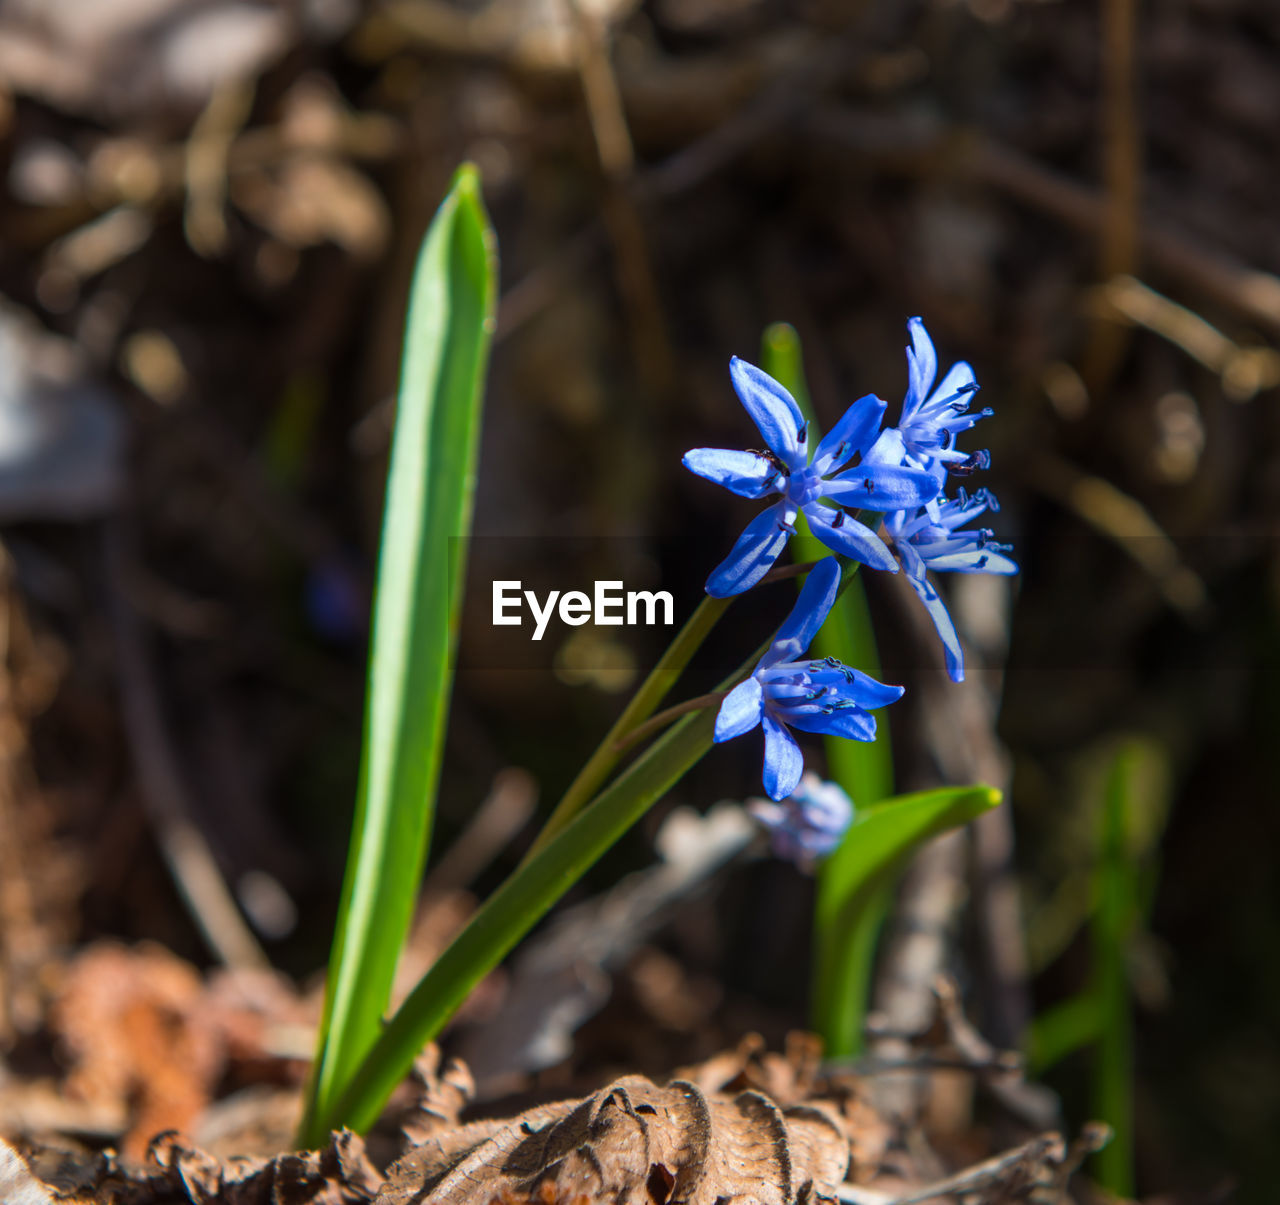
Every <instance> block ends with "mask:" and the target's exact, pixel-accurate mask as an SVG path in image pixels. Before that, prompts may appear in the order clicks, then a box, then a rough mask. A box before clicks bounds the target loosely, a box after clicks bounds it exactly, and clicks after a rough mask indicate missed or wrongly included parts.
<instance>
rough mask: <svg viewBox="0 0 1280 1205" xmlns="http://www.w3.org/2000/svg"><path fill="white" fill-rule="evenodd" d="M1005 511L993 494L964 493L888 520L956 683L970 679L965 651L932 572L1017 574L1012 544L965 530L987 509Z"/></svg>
mask: <svg viewBox="0 0 1280 1205" xmlns="http://www.w3.org/2000/svg"><path fill="white" fill-rule="evenodd" d="M999 509H1000V504H999V503H998V502H997V501H996V498H995V495H994V494H993V493H992V492H991V491H990V490H986V489H981V490H978V492H977V493H976V494H974V495H973V496H972V497H970V496H969V495H968V494H966V493H965V491H964V490H963V489H962V490H960V491H959V493H958V494H957V496H956V497H955V498H943V499H940V500H939V501H938V502H937V503H936V504H935V505H934V506H933V507H928V508H927V507H920V508H919V509H916V510H903V511H897V512H895V513H894V514H891V515H886V516H885V520H884V526H885V530H886V531H887V532H888V533H889V535H890V536H891V537H892V539H893V543H894V547H895V548H896V549H897V550H898V554H899V556H901V557H902V565H903V568H905V569H906V571H907V580H908V581H909V582H910V583H911V585H912V587H913V588H914V589H915V592H916V593H917V594H918V595H919V596H920V601H921V602H923V603H924V605H925V609H926V610H927V611H928V612H929V618H930V619H932V620H933V626H934V627H935V628H937V630H938V635H939V636H940V637H941V638H942V645H943V648H944V649H945V650H946V654H947V673H948V674H949V675H950V676H951V680H952V681H953V682H963V681H964V651H963V649H961V647H960V638H959V637H958V636H957V635H956V628H955V624H953V623H952V622H951V615H950V613H949V612H948V611H947V606H946V604H945V603H944V602H943V601H942V597H941V596H940V595H939V594H938V591H937V590H936V589H935V588H934V585H933V583H932V582H931V581H930V580H929V575H928V572H927V571H928V570H932V571H933V572H935V573H1000V574H1010V573H1017V572H1018V566H1017V563H1016V562H1015V561H1014V560H1013V559H1012V558H1011V557H1008V556H1006V555H1005V553H1007V552H1008V551H1009V545H1008V544H997V543H996V542H995V541H994V539H993V538H992V537H993V535H994V533H993V532H992V531H991V530H990V529H989V528H986V527H981V528H975V529H972V530H969V531H962V530H961V528H963V527H964V526H965V525H966V524H967V523H970V522H972V521H973V520H974V519H976V518H977V517H978V516H979V515H980V514H982V513H983V512H984V511H987V510H990V511H997V510H999ZM931 512H932V513H931Z"/></svg>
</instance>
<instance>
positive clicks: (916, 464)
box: [867, 318, 991, 501]
mask: <svg viewBox="0 0 1280 1205" xmlns="http://www.w3.org/2000/svg"><path fill="white" fill-rule="evenodd" d="M907 330H908V331H909V332H910V334H911V346H910V347H909V348H907V394H906V397H905V398H903V400H902V418H901V419H900V420H899V423H898V425H897V426H896V427H890V428H888V429H886V430H885V431H884V432H883V433H882V434H881V436H880V438H879V439H878V440H877V441H876V444H875V447H873V448H872V449H871V451H870V452H869V453H868V455H867V460H869V461H871V462H873V463H876V464H891V465H906V466H908V467H910V468H915V469H923V470H925V471H926V472H928V473H930V474H931V475H932V476H933V479H934V481H935V482H936V488H935V490H934V491H933V492H934V494H935V496H936V495H937V494H940V493H941V492H942V488H943V485H944V483H945V482H946V477H947V471H948V470H950V471H951V472H953V473H971V472H973V471H974V470H975V469H985V468H987V467H988V466H989V465H990V463H991V454H990V453H989V452H987V451H985V450H984V451H981V452H962V451H960V449H959V448H957V447H956V436H957V435H959V434H960V432H961V431H967V430H968V429H969V428H970V427H972V426H973V425H974V423H976V422H978V421H979V420H980V419H984V418H987V417H989V416H990V415H991V408H990V407H987V408H986V409H984V410H977V411H973V412H971V411H970V410H969V403H970V402H971V401H972V399H973V395H974V394H975V393H976V392H977V391H978V383H977V381H975V380H974V377H973V369H972V368H970V367H969V365H968V364H966V363H965V362H964V361H963V360H961V361H960V362H959V363H958V364H954V365H952V367H951V369H950V370H949V371H948V372H947V375H946V376H944V377H943V378H942V383H941V384H940V385H939V386H938V387H937V388H936V389H934V387H933V382H934V378H935V377H936V376H937V374H938V354H937V352H936V351H934V347H933V340H932V339H930V338H929V332H928V331H926V330H925V328H924V323H923V322H922V321H921V320H920V319H919V318H912V319H911V320H910V321H909V322H908V323H907ZM926 501H929V500H926Z"/></svg>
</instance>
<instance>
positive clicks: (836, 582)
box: [773, 556, 840, 656]
mask: <svg viewBox="0 0 1280 1205" xmlns="http://www.w3.org/2000/svg"><path fill="white" fill-rule="evenodd" d="M839 589H840V562H839V561H837V560H836V558H835V557H833V556H829V557H825V558H824V559H823V560H821V561H819V562H818V563H817V564H816V565H815V566H814V567H813V568H812V569H811V570H810V571H809V576H808V577H807V578H805V583H804V586H803V587H802V588H801V590H800V597H799V598H797V599H796V605H795V606H794V607H792V608H791V614H790V615H788V616H787V617H786V619H784V620H783V621H782V627H780V628H779V629H778V634H777V636H775V637H774V641H773V643H774V645H775V646H776V645H779V644H784V643H785V644H788V645H789V646H794V655H795V656H799V655H800V654H801V653H803V652H804V651H805V649H807V648H808V647H809V643H810V641H812V640H813V638H814V637H815V636H816V635H817V634H818V629H819V628H820V627H822V625H823V624H824V623H825V622H826V620H827V616H828V615H830V614H831V608H832V607H833V606H835V601H836V593H837V592H838V591H839Z"/></svg>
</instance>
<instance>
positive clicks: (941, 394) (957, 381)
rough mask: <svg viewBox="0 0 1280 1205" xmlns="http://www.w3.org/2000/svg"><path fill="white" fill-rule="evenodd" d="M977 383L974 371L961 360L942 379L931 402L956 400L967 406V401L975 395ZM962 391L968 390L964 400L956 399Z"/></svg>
mask: <svg viewBox="0 0 1280 1205" xmlns="http://www.w3.org/2000/svg"><path fill="white" fill-rule="evenodd" d="M976 383H977V382H976V379H975V378H974V375H973V369H972V368H970V367H969V365H968V364H966V363H965V362H964V361H963V360H959V361H957V362H956V363H955V364H953V365H951V368H950V369H949V370H948V372H947V375H946V376H945V377H943V378H942V383H941V384H940V385H939V386H938V387H937V389H935V390H934V391H933V397H931V398H930V399H929V400H930V401H931V402H935V401H936V402H947V401H950V400H951V399H952V398H955V401H957V402H960V401H965V402H966V404H967V399H968V398H969V397H971V396H972V395H973V392H974V390H973V386H974V385H975V384H976ZM962 389H964V390H966V392H965V394H964V396H963V398H957V397H955V395H956V394H957V393H959V392H960V390H962Z"/></svg>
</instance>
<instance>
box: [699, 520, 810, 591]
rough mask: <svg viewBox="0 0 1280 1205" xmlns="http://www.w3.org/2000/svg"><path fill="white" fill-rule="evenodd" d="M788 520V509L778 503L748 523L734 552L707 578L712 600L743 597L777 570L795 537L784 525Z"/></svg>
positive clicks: (734, 547)
mask: <svg viewBox="0 0 1280 1205" xmlns="http://www.w3.org/2000/svg"><path fill="white" fill-rule="evenodd" d="M785 517H786V508H785V506H784V505H783V504H782V503H777V504H775V505H774V506H771V507H769V509H768V510H765V511H761V512H760V514H758V515H757V516H756V517H755V518H754V519H752V520H751V522H750V523H748V524H747V526H746V528H745V529H744V530H743V532H742V535H740V536H739V537H738V542H737V543H736V544H735V545H734V546H733V551H732V552H730V553H729V555H728V556H727V557H725V559H724V560H723V561H722V562H721V563H720V564H719V565H717V566H716V567H715V569H713V570H712V572H711V576H710V577H709V578H707V593H708V594H710V595H711V597H712V598H728V597H729V596H730V595H733V594H741V593H742V592H743V591H744V590H749V589H750V588H751V587H752V586H754V585H755V584H756V582H758V581H759V580H760V579H761V578H762V577H764V575H765V574H766V573H768V572H769V570H770V569H771V568H773V562H774V561H776V560H777V559H778V554H779V553H780V552H781V551H782V549H783V548H784V546H785V545H786V543H787V540H788V539H789V538H790V536H791V532H790V531H788V530H787V529H786V528H784V527H783V526H782V522H783V520H784V518H785Z"/></svg>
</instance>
